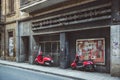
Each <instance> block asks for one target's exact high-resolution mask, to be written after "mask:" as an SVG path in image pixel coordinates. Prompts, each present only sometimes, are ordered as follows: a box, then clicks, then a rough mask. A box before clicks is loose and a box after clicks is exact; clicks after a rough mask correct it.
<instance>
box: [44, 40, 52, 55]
mask: <svg viewBox="0 0 120 80" xmlns="http://www.w3.org/2000/svg"><path fill="white" fill-rule="evenodd" d="M49 53H51V43H50V42H46V43H45V54H46V55H48V54H49Z"/></svg>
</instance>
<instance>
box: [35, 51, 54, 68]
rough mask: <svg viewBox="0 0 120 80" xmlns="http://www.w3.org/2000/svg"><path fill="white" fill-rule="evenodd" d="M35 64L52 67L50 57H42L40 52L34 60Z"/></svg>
mask: <svg viewBox="0 0 120 80" xmlns="http://www.w3.org/2000/svg"><path fill="white" fill-rule="evenodd" d="M35 63H36V64H41V65H47V66H52V65H53V59H52V58H51V57H50V56H45V57H43V55H42V52H40V54H39V55H38V56H37V57H36V58H35Z"/></svg>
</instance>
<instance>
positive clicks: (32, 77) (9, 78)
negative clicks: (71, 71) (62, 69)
mask: <svg viewBox="0 0 120 80" xmlns="http://www.w3.org/2000/svg"><path fill="white" fill-rule="evenodd" d="M0 80H74V79H70V78H66V77H61V76H57V75H52V74H47V73H41V72H36V71H31V70H26V69H21V68H16V67H12V66H6V65H0Z"/></svg>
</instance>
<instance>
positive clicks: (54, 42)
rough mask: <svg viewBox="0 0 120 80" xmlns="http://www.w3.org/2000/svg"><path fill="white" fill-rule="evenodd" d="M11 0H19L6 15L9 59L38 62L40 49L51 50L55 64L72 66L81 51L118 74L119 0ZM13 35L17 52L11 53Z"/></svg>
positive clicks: (100, 68) (100, 69)
mask: <svg viewBox="0 0 120 80" xmlns="http://www.w3.org/2000/svg"><path fill="white" fill-rule="evenodd" d="M4 1H6V0H3V2H4ZM11 1H12V0H11ZM13 1H15V2H16V4H20V5H17V7H16V6H15V5H14V8H16V10H18V11H15V13H14V12H11V13H12V14H13V13H14V14H13V15H11V16H10V15H8V16H6V23H5V25H4V26H5V42H4V43H5V58H6V59H9V58H11V57H12V58H13V59H14V58H15V60H16V61H17V62H29V63H30V64H34V59H35V57H36V56H37V54H38V50H39V49H41V51H42V52H43V54H44V55H50V56H52V58H53V59H54V62H55V64H54V66H58V67H61V68H68V67H70V64H71V62H72V61H73V60H74V58H75V55H76V54H78V55H81V57H82V59H83V60H88V59H93V60H94V62H95V63H96V65H97V67H96V71H98V72H106V73H110V74H111V75H112V76H120V75H119V74H120V62H119V61H120V35H119V34H120V10H119V9H120V5H119V4H120V1H119V0H13ZM15 2H14V3H15ZM12 3H13V2H12ZM7 6H8V5H6V7H7ZM11 8H12V7H11ZM7 11H9V10H6V12H5V13H6V14H7ZM10 11H13V9H11V10H10ZM11 40H13V42H14V45H13V46H14V48H13V49H14V50H15V53H9V46H10V45H9V42H10V41H11ZM79 46H80V47H79ZM79 49H81V51H82V54H80V53H79ZM11 55H12V56H11Z"/></svg>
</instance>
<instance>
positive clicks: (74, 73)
mask: <svg viewBox="0 0 120 80" xmlns="http://www.w3.org/2000/svg"><path fill="white" fill-rule="evenodd" d="M0 64H4V65H8V66H14V67H19V68H23V69H28V70H34V71H39V72H44V73H49V74H55V75H59V76H65V77H70V78H74V79H85V80H120V77H111V76H110V74H106V73H98V72H84V71H78V70H71V69H61V68H59V67H47V66H40V65H31V64H28V63H17V62H10V61H4V60H0Z"/></svg>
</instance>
